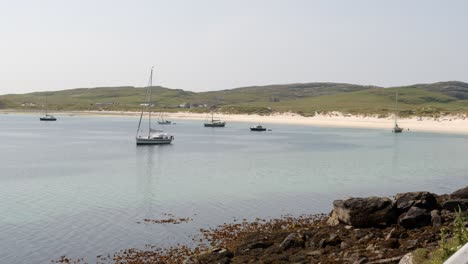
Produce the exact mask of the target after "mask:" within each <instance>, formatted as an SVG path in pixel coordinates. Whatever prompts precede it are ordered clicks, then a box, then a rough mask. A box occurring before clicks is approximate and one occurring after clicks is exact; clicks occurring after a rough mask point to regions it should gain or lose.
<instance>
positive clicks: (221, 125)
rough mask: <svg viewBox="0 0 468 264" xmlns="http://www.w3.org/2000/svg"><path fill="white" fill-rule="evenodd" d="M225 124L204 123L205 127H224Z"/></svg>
mask: <svg viewBox="0 0 468 264" xmlns="http://www.w3.org/2000/svg"><path fill="white" fill-rule="evenodd" d="M225 126H226V123H224V122H222V123H205V127H225Z"/></svg>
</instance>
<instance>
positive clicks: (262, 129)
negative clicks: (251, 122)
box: [250, 127, 267, 131]
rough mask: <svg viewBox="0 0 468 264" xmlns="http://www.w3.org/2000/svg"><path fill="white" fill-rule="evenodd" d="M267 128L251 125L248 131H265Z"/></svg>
mask: <svg viewBox="0 0 468 264" xmlns="http://www.w3.org/2000/svg"><path fill="white" fill-rule="evenodd" d="M266 130H267V129H266V128H264V127H263V128H258V127H251V128H250V131H266Z"/></svg>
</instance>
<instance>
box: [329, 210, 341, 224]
mask: <svg viewBox="0 0 468 264" xmlns="http://www.w3.org/2000/svg"><path fill="white" fill-rule="evenodd" d="M327 224H328V225H330V226H337V225H339V224H340V219H338V215H337V214H336V213H335V211H332V213H331V216H330V217H328V219H327Z"/></svg>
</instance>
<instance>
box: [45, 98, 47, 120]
mask: <svg viewBox="0 0 468 264" xmlns="http://www.w3.org/2000/svg"><path fill="white" fill-rule="evenodd" d="M45 115H47V94H46V96H45Z"/></svg>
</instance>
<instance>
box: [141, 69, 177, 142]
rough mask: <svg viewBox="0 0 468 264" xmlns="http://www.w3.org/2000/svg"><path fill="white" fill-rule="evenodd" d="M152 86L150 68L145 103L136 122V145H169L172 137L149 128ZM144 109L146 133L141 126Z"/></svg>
mask: <svg viewBox="0 0 468 264" xmlns="http://www.w3.org/2000/svg"><path fill="white" fill-rule="evenodd" d="M152 86H153V68H151V73H150V78H149V81H148V86H147V88H146V96H145V103H144V104H143V106H142V108H141V115H140V121H139V122H138V129H137V134H136V144H137V145H161V144H171V143H172V141H173V140H174V136H171V135H169V134H167V133H165V132H164V131H162V130H160V129H153V128H151V87H152ZM145 107H147V108H148V131H144V129H143V128H142V125H141V121H142V120H143V114H144V112H145Z"/></svg>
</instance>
